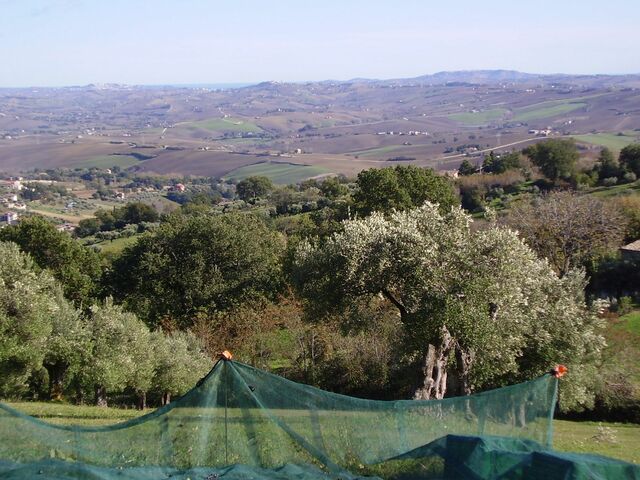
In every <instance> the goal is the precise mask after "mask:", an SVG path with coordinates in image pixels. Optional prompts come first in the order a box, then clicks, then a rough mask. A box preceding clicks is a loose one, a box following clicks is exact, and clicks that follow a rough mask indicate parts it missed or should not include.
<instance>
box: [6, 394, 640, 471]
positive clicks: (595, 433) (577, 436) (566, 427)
mask: <svg viewBox="0 0 640 480" xmlns="http://www.w3.org/2000/svg"><path fill="white" fill-rule="evenodd" d="M9 405H10V406H11V407H13V408H16V409H18V410H20V411H22V412H24V413H27V414H29V415H33V416H35V417H38V418H41V419H42V420H45V421H47V422H51V423H55V424H67V425H68V424H76V425H85V426H90V425H108V424H113V423H119V422H123V421H125V420H130V419H132V418H135V417H137V416H139V415H141V414H143V413H149V411H150V410H146V411H144V412H142V411H138V410H134V409H121V408H101V407H94V406H74V405H67V404H62V403H45V402H13V403H9ZM553 427H554V443H553V444H554V448H555V449H556V450H559V451H566V452H578V453H595V454H599V455H606V456H609V457H613V458H618V459H621V460H626V461H628V462H632V463H636V464H640V448H637V447H636V446H637V445H640V425H636V424H622V423H598V422H573V421H566V420H555V421H554V426H553Z"/></svg>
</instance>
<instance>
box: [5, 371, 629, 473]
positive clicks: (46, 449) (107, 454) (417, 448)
mask: <svg viewBox="0 0 640 480" xmlns="http://www.w3.org/2000/svg"><path fill="white" fill-rule="evenodd" d="M556 389H557V380H556V379H555V378H553V377H552V376H550V375H545V376H543V377H541V378H539V379H536V380H533V381H530V382H527V383H523V384H519V385H515V386H512V387H507V388H502V389H498V390H493V391H490V392H485V393H481V394H478V395H473V396H470V397H460V398H451V399H445V400H441V401H394V402H381V401H373V400H363V399H357V398H351V397H347V396H343V395H337V394H333V393H328V392H324V391H322V390H318V389H316V388H313V387H309V386H306V385H301V384H297V383H294V382H290V381H288V380H285V379H283V378H280V377H277V376H275V375H272V374H269V373H266V372H263V371H260V370H257V369H255V368H252V367H250V366H247V365H244V364H241V363H237V362H231V361H226V362H218V364H217V365H216V366H215V367H214V368H213V370H212V371H211V372H210V373H209V375H207V377H205V378H204V379H203V380H202V381H201V382H200V383H199V385H198V386H196V387H195V388H194V389H192V390H191V391H190V392H189V393H187V394H186V395H184V396H183V397H182V398H180V399H179V400H177V401H175V402H173V403H172V404H170V405H168V406H167V407H164V408H161V409H159V410H157V411H155V412H153V413H151V414H149V415H145V416H143V417H140V418H137V419H135V420H131V421H128V422H124V423H121V424H117V425H112V426H103V427H80V426H60V425H51V424H48V423H46V422H43V421H40V420H38V419H35V418H32V417H29V416H27V415H24V414H21V413H19V412H17V411H15V410H13V409H11V408H10V407H8V406H6V405H2V404H0V478H42V479H44V478H46V479H68V478H96V479H111V478H120V479H122V478H131V479H163V478H176V479H187V478H189V479H191V480H195V479H207V480H212V479H216V478H232V479H236V478H237V479H249V478H273V479H279V478H298V479H311V478H342V479H347V478H357V477H363V476H377V477H381V478H424V479H429V478H456V479H457V478H540V477H539V476H536V475H534V476H527V475H530V474H531V472H536V471H538V472H543V471H544V472H545V473H544V476H545V477H548V478H549V479H551V478H599V477H588V476H583V477H580V476H575V475H574V474H573V473H572V474H571V475H574V476H566V475H568V474H566V472H573V471H574V470H575V468H574V466H575V465H577V464H580V465H583V466H584V465H593V466H592V467H589V466H587V467H584V468H586V471H587V472H592V471H599V470H598V469H602V468H605V470H606V469H608V470H606V471H607V472H609V473H610V472H613V471H614V470H612V468H614V467H615V468H618V469H620V468H625V469H627V470H628V469H629V468H631V470H628V471H629V472H632V473H633V472H636V473H637V470H634V467H633V466H630V465H629V464H625V463H624V462H615V461H613V460H609V459H604V458H602V457H587V456H577V457H575V458H581V459H583V462H582V463H580V462H576V461H575V458H573V457H571V458H570V457H567V456H564V457H563V456H561V455H558V454H555V453H554V452H552V451H551V450H549V449H548V447H550V439H551V418H552V415H553V409H554V404H555V399H556ZM545 455H546V457H545ZM572 458H573V459H572ZM554 462H555V463H554ZM562 462H564V463H562ZM589 462H591V463H589ZM567 465H569V466H570V468H569V467H567ZM603 465H604V466H603ZM621 465H622V467H621ZM543 467H544V468H547V470H549V469H550V468H552V467H553V468H552V470H553V469H555V470H553V471H555V472H565V473H562V475H565V476H553V474H552V473H549V471H551V470H549V471H547V470H544V468H543ZM536 468H537V469H538V470H535V469H536ZM571 469H573V470H571ZM576 471H577V470H576ZM620 471H622V470H620ZM625 472H626V471H625ZM625 475H627V473H625ZM602 478H616V477H612V476H607V477H602ZM620 478H629V477H620ZM630 478H635V477H630ZM637 478H640V475H638V477H637Z"/></svg>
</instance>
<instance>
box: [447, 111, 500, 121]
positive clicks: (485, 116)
mask: <svg viewBox="0 0 640 480" xmlns="http://www.w3.org/2000/svg"><path fill="white" fill-rule="evenodd" d="M506 113H507V110H506V109H504V108H495V109H492V110H485V111H482V112H465V113H452V114H451V115H448V118H450V119H451V120H455V121H456V122H459V123H464V124H465V125H486V124H487V123H490V122H492V121H493V120H498V119H500V118H502V117H504V115H505V114H506Z"/></svg>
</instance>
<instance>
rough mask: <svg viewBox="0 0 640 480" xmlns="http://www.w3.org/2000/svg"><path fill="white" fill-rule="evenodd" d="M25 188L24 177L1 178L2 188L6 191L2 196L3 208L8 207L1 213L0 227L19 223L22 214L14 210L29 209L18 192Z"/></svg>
mask: <svg viewBox="0 0 640 480" xmlns="http://www.w3.org/2000/svg"><path fill="white" fill-rule="evenodd" d="M24 188H25V186H24V184H23V183H22V177H8V178H5V179H3V180H0V189H1V190H3V191H4V192H5V193H4V194H3V195H2V196H0V204H1V205H2V207H3V209H7V210H5V211H4V212H2V213H0V228H2V227H5V226H7V225H15V224H16V223H18V219H19V218H20V215H19V214H18V213H17V212H15V211H13V210H26V209H27V206H26V205H25V204H24V203H23V202H20V201H19V200H18V192H20V191H21V190H22V189H24ZM8 209H11V210H8Z"/></svg>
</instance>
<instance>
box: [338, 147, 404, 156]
mask: <svg viewBox="0 0 640 480" xmlns="http://www.w3.org/2000/svg"><path fill="white" fill-rule="evenodd" d="M408 146H411V145H387V146H386V147H377V148H369V149H367V150H358V151H355V152H349V155H354V156H357V157H363V158H369V157H379V156H380V155H384V154H385V153H393V152H395V151H397V150H400V149H403V148H407V147H408Z"/></svg>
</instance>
